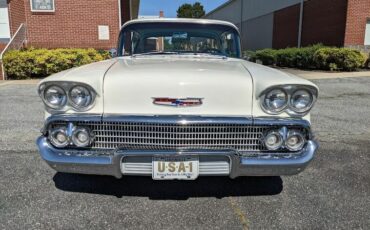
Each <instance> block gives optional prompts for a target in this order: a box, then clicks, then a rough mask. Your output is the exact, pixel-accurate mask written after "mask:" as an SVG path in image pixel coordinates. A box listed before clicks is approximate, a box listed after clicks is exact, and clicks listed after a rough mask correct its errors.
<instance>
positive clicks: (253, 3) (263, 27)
mask: <svg viewBox="0 0 370 230" xmlns="http://www.w3.org/2000/svg"><path fill="white" fill-rule="evenodd" d="M300 2H301V0H279V1H276V0H231V1H229V2H227V3H225V4H224V5H222V6H220V7H219V8H217V9H215V10H213V11H211V12H210V13H208V14H207V15H206V16H205V18H209V19H220V20H225V21H230V22H232V23H234V24H235V25H237V26H238V28H239V30H240V32H241V35H242V38H243V39H242V47H243V48H244V49H250V50H257V49H263V48H266V47H269V48H270V47H272V45H273V25H274V12H275V11H277V10H280V9H283V8H286V7H289V6H292V5H295V4H298V3H300ZM297 37H298V34H297Z"/></svg>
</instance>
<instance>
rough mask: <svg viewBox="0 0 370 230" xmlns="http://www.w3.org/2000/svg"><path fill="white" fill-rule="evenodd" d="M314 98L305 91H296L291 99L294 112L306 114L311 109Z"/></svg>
mask: <svg viewBox="0 0 370 230" xmlns="http://www.w3.org/2000/svg"><path fill="white" fill-rule="evenodd" d="M313 102H314V97H313V95H312V93H311V92H309V91H308V90H305V89H301V90H297V91H295V92H294V93H293V94H292V96H291V98H290V107H291V109H292V110H293V111H294V112H297V113H304V112H307V111H308V110H310V109H311V107H312V104H313Z"/></svg>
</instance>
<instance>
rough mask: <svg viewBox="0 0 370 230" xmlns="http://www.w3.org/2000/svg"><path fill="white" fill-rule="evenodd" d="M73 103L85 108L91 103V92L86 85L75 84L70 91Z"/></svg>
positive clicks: (79, 107)
mask: <svg viewBox="0 0 370 230" xmlns="http://www.w3.org/2000/svg"><path fill="white" fill-rule="evenodd" d="M69 99H70V103H71V105H72V106H73V107H74V108H76V109H85V108H88V107H89V106H90V105H91V101H92V95H91V92H90V91H89V90H88V89H87V88H86V87H84V86H74V87H73V88H72V89H71V90H70V91H69Z"/></svg>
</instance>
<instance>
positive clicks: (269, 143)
mask: <svg viewBox="0 0 370 230" xmlns="http://www.w3.org/2000/svg"><path fill="white" fill-rule="evenodd" d="M264 142H265V146H266V148H267V149H268V150H271V151H274V150H278V149H280V148H281V147H282V145H283V137H282V136H281V134H280V133H279V132H278V131H270V132H269V133H267V135H266V136H265V138H264Z"/></svg>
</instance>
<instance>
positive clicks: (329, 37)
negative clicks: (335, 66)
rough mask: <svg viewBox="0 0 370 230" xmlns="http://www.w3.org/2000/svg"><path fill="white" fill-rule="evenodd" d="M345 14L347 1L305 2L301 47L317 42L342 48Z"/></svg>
mask: <svg viewBox="0 0 370 230" xmlns="http://www.w3.org/2000/svg"><path fill="white" fill-rule="evenodd" d="M365 1H368V2H370V0H365ZM346 14H347V0H311V1H306V2H305V4H304V11H303V31H302V46H307V45H312V44H315V43H318V42H321V43H324V44H325V45H329V46H343V45H344V35H345V28H346Z"/></svg>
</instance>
